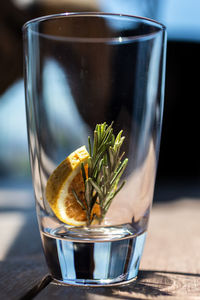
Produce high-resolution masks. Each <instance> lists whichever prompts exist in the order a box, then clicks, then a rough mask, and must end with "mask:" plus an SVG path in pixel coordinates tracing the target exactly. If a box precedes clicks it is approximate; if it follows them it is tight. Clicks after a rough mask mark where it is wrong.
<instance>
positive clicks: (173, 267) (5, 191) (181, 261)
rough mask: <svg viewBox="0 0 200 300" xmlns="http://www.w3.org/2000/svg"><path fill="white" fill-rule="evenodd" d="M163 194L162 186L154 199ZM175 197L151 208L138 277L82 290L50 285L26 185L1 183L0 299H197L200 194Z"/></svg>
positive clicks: (199, 285) (199, 295)
mask: <svg viewBox="0 0 200 300" xmlns="http://www.w3.org/2000/svg"><path fill="white" fill-rule="evenodd" d="M171 191H172V188H171ZM191 191H192V187H191ZM182 194H184V193H182ZM166 195H168V198H169V199H170V197H169V195H170V187H166V186H165V187H164V188H163V189H161V190H160V193H159V195H157V197H161V198H162V197H163V198H164V197H165V198H166ZM175 198H176V199H173V201H170V202H156V203H155V204H154V206H153V209H152V214H151V219H150V224H149V231H148V237H147V242H146V245H145V250H144V254H143V258H142V262H141V266H140V272H139V275H138V279H137V280H136V281H134V282H132V283H131V284H127V285H124V286H120V287H113V288H111V287H100V288H99V287H98V288H86V287H72V286H59V285H56V284H55V283H54V282H53V281H52V279H51V277H50V275H49V274H48V270H47V267H46V264H45V260H44V257H43V254H42V248H41V243H40V238H39V232H38V228H37V221H36V217H35V210H34V200H33V196H32V191H31V188H30V186H29V185H28V186H26V185H25V186H22V187H18V186H16V187H9V186H1V187H0V279H1V280H0V299H1V300H4V299H5V300H12V299H15V300H16V299H27V300H30V299H33V298H34V299H36V300H45V299H48V300H51V299H61V300H62V299H70V300H75V299H89V300H112V299H158V300H160V299H176V300H177V299H185V300H186V299H187V300H191V299H200V193H199V190H198V193H185V196H181V197H178V194H177V196H176V197H175Z"/></svg>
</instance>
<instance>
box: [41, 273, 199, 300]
mask: <svg viewBox="0 0 200 300" xmlns="http://www.w3.org/2000/svg"><path fill="white" fill-rule="evenodd" d="M199 295H200V277H199V276H198V275H191V274H181V273H173V272H156V271H140V272H139V275H138V279H137V280H136V281H133V282H132V283H129V284H127V285H122V286H116V287H96V288H91V287H72V286H60V285H57V284H55V283H50V284H49V285H48V286H47V287H46V288H44V289H43V290H42V291H41V292H40V293H39V294H38V295H37V297H36V298H35V299H36V300H46V299H48V300H51V299H52V300H53V299H70V300H76V299H84V300H85V299H91V300H102V299H105V300H109V299H113V300H114V299H126V300H128V299H155V298H156V299H159V300H160V299H175V300H178V299H182V300H184V299H185V300H190V299H200V296H199Z"/></svg>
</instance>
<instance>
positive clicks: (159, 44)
mask: <svg viewBox="0 0 200 300" xmlns="http://www.w3.org/2000/svg"><path fill="white" fill-rule="evenodd" d="M23 37H24V59H25V91H26V113H27V127H28V141H29V150H30V162H31V168H32V178H33V184H34V191H35V198H36V208H37V217H38V223H39V228H40V233H41V239H42V244H43V248H44V254H45V257H46V261H47V264H48V267H49V270H50V272H51V274H52V277H53V278H54V279H55V280H57V281H59V282H62V283H66V284H77V285H113V284H120V283H124V282H127V281H130V280H132V279H134V278H136V276H137V272H138V268H139V263H140V259H141V255H142V252H143V246H144V242H145V237H146V232H147V226H148V219H149V214H150V209H151V204H152V198H153V190H154V182H155V175H156V167H157V161H158V152H159V144H160V135H161V124H162V113H163V95H164V77H165V76H164V75H165V52H166V32H165V27H164V26H163V25H162V24H159V23H157V22H155V21H153V20H149V19H145V18H141V17H134V16H126V15H115V14H105V13H64V14H58V15H51V16H46V17H42V18H38V19H34V20H31V21H29V22H28V23H26V24H25V25H24V27H23Z"/></svg>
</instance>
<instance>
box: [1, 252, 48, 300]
mask: <svg viewBox="0 0 200 300" xmlns="http://www.w3.org/2000/svg"><path fill="white" fill-rule="evenodd" d="M47 272H48V271H47V267H46V264H45V262H44V257H43V255H40V256H35V257H33V256H32V257H29V256H27V257H20V258H18V259H17V258H15V259H10V260H5V261H1V262H0V299H1V300H8V299H9V300H16V299H20V298H22V297H24V296H25V295H27V293H29V292H30V291H31V290H33V291H34V292H35V291H36V289H37V287H39V286H40V284H41V282H42V280H44V278H45V277H46V275H47ZM25 299H26V298H25ZM29 299H31V298H29ZM29 299H28V298H27V300H29Z"/></svg>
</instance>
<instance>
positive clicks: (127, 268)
mask: <svg viewBox="0 0 200 300" xmlns="http://www.w3.org/2000/svg"><path fill="white" fill-rule="evenodd" d="M145 238H146V232H144V233H141V234H139V235H134V236H129V237H126V238H124V237H123V238H118V239H114V240H110V241H89V240H87V241H81V240H75V241H74V240H72V239H70V240H69V239H67V238H66V237H64V238H63V237H62V238H59V237H58V236H55V235H54V236H52V235H50V234H46V233H42V242H43V247H44V252H45V256H46V260H47V264H48V266H49V270H50V272H51V274H52V276H53V278H54V279H55V280H56V281H58V282H59V283H62V284H71V285H87V286H104V285H107V286H109V285H116V284H117V285H119V284H122V283H125V282H128V281H131V280H133V279H134V278H136V276H137V273H138V268H139V263H140V259H141V256H142V252H143V247H144V242H145Z"/></svg>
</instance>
